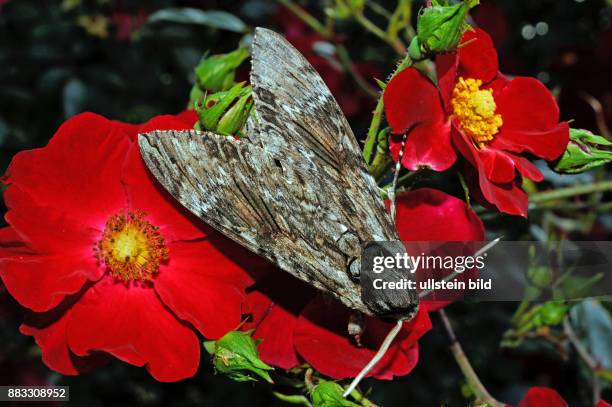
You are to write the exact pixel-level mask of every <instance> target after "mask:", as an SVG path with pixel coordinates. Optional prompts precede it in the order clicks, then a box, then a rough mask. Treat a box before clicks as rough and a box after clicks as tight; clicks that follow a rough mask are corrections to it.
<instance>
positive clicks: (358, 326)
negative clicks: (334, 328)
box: [347, 311, 365, 348]
mask: <svg viewBox="0 0 612 407" xmlns="http://www.w3.org/2000/svg"><path fill="white" fill-rule="evenodd" d="M347 328H348V334H349V335H350V336H352V337H353V340H355V344H356V345H357V346H358V347H360V348H361V347H362V346H363V345H362V344H361V337H362V336H363V334H364V333H365V319H364V318H363V314H362V313H361V312H358V311H356V312H353V313H352V314H351V315H350V316H349V322H348V327H347Z"/></svg>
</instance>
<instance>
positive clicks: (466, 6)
mask: <svg viewBox="0 0 612 407" xmlns="http://www.w3.org/2000/svg"><path fill="white" fill-rule="evenodd" d="M478 4H479V0H465V1H462V2H460V3H457V4H453V5H446V4H443V3H441V2H438V1H433V2H432V5H431V7H426V8H423V9H421V11H420V12H419V16H418V18H417V36H416V37H415V38H414V39H413V40H412V42H411V43H410V46H409V47H408V53H409V55H410V57H411V58H412V59H414V60H416V61H419V60H421V59H424V58H425V57H426V56H428V55H429V54H432V53H441V52H450V51H454V50H456V49H457V47H459V46H460V44H459V42H460V41H461V37H462V36H463V33H464V32H465V31H466V30H467V29H468V28H469V25H468V24H467V23H466V22H465V17H466V15H467V13H468V11H469V10H470V9H471V8H472V7H474V6H476V5H478Z"/></svg>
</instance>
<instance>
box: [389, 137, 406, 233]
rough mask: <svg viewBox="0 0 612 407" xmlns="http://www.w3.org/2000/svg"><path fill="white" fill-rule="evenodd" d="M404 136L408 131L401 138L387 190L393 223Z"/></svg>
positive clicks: (404, 141) (404, 142)
mask: <svg viewBox="0 0 612 407" xmlns="http://www.w3.org/2000/svg"><path fill="white" fill-rule="evenodd" d="M406 138H408V132H406V133H404V137H403V138H402V146H401V147H400V151H399V155H398V157H397V163H396V164H395V174H393V183H392V184H391V189H389V191H388V192H387V195H388V196H389V201H390V202H391V208H390V209H391V220H392V221H393V224H394V225H395V189H396V188H397V180H398V179H399V173H400V170H401V169H402V156H403V155H404V147H405V146H406Z"/></svg>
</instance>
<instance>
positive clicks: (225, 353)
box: [203, 331, 274, 383]
mask: <svg viewBox="0 0 612 407" xmlns="http://www.w3.org/2000/svg"><path fill="white" fill-rule="evenodd" d="M251 333H252V331H247V332H243V331H231V332H228V333H227V334H226V335H225V336H223V337H222V338H221V339H219V340H217V341H206V342H204V343H203V346H204V349H206V351H207V352H208V353H210V354H211V355H212V357H213V365H214V367H215V371H216V372H217V373H221V374H224V375H226V376H228V377H229V378H231V379H232V380H235V381H237V382H246V381H257V377H260V378H262V379H264V380H265V381H267V382H268V383H274V382H273V380H272V378H271V377H270V373H269V372H270V371H272V370H274V368H273V367H272V366H269V365H267V364H266V363H264V362H263V361H262V360H261V359H260V358H259V352H258V351H257V344H256V343H255V341H254V340H253V338H252V337H251Z"/></svg>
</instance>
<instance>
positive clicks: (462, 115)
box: [451, 77, 503, 148]
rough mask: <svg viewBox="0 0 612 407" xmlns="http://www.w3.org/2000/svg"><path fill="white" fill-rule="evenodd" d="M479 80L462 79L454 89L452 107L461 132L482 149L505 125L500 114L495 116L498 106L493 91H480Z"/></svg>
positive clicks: (480, 83)
mask: <svg viewBox="0 0 612 407" xmlns="http://www.w3.org/2000/svg"><path fill="white" fill-rule="evenodd" d="M481 85H482V81H481V80H479V79H472V78H468V79H464V78H463V77H460V78H459V80H458V81H457V84H456V85H455V88H454V89H453V99H452V100H451V106H452V108H453V115H454V116H455V118H456V119H457V120H458V121H459V124H460V126H461V130H463V132H464V133H465V134H467V135H469V136H470V137H472V140H474V143H475V144H476V145H477V146H478V147H480V148H482V147H484V146H485V145H486V143H488V142H489V141H491V140H493V137H494V136H495V135H496V134H497V133H498V132H499V128H500V127H501V126H502V124H503V120H502V117H501V115H500V114H495V109H496V108H497V105H496V104H495V99H494V98H493V90H492V89H480V86H481Z"/></svg>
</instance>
